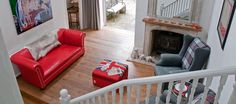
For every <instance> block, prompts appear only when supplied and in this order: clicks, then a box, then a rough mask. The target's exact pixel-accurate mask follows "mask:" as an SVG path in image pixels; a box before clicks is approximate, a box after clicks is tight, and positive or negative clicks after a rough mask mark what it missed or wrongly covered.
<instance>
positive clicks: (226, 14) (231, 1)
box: [217, 0, 235, 49]
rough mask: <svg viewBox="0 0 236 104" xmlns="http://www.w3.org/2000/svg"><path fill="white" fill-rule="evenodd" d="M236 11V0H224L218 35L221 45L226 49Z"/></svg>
mask: <svg viewBox="0 0 236 104" xmlns="http://www.w3.org/2000/svg"><path fill="white" fill-rule="evenodd" d="M234 11H235V0H224V3H223V6H222V10H221V15H220V20H219V23H218V27H217V30H218V35H219V39H220V42H221V47H222V49H224V46H225V42H226V39H227V36H228V32H229V30H230V25H231V21H232V19H233V15H234Z"/></svg>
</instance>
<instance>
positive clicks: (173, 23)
mask: <svg viewBox="0 0 236 104" xmlns="http://www.w3.org/2000/svg"><path fill="white" fill-rule="evenodd" d="M143 22H145V36H144V47H143V54H144V55H146V56H149V55H150V54H151V45H152V37H153V36H152V30H162V31H170V32H175V33H179V34H188V35H191V36H194V37H196V36H197V34H198V33H199V32H201V29H202V28H201V26H200V25H198V24H196V23H188V22H185V21H181V20H178V19H168V18H153V17H145V18H144V19H143Z"/></svg>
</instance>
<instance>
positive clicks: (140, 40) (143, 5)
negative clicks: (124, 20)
mask: <svg viewBox="0 0 236 104" xmlns="http://www.w3.org/2000/svg"><path fill="white" fill-rule="evenodd" d="M147 8H148V0H136V19H135V38H134V40H135V41H134V48H139V49H142V48H143V44H144V31H145V23H144V22H143V18H144V17H145V16H147Z"/></svg>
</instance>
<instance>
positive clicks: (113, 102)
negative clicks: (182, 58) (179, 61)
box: [60, 67, 236, 104]
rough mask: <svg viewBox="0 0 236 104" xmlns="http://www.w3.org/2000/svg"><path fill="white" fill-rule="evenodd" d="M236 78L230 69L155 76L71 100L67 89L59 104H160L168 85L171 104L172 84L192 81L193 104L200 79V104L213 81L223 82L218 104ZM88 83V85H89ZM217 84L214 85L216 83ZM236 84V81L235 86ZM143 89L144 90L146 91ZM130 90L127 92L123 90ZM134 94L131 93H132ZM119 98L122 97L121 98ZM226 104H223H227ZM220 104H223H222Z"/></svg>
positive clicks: (234, 68) (132, 80)
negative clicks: (152, 99)
mask: <svg viewBox="0 0 236 104" xmlns="http://www.w3.org/2000/svg"><path fill="white" fill-rule="evenodd" d="M235 75H236V67H227V68H220V69H207V70H201V71H193V72H187V73H179V74H170V75H163V76H153V77H146V78H137V79H128V80H123V81H120V82H118V83H115V84H112V85H110V86H107V87H104V88H101V89H99V90H96V91H93V92H90V93H88V94H85V95H82V96H79V97H74V98H73V99H71V96H70V95H69V94H68V91H67V90H66V89H63V90H61V92H60V95H61V97H60V101H61V104H139V103H140V102H144V103H145V104H149V97H150V96H151V93H152V94H153V93H155V96H156V99H155V104H159V101H160V96H161V94H162V93H161V88H162V87H161V86H162V84H163V83H166V82H168V83H169V86H168V94H167V98H166V102H167V103H166V104H169V102H170V98H171V97H170V96H171V94H172V92H171V89H172V86H173V83H174V82H176V81H180V82H181V86H182V87H183V85H184V83H185V82H189V81H190V80H192V88H191V89H190V90H191V93H190V94H189V98H188V99H187V100H188V102H189V103H188V104H191V103H190V102H192V100H193V94H194V93H195V89H196V87H197V83H198V81H199V79H202V78H204V80H205V83H206V84H205V89H204V93H203V96H202V99H203V100H201V104H204V101H205V100H206V97H207V96H206V95H207V92H208V91H209V89H210V86H211V85H212V81H213V79H214V78H216V77H217V78H220V80H218V83H219V85H218V87H217V88H218V89H217V90H216V91H215V92H216V96H215V100H214V101H215V102H214V104H217V102H218V101H219V98H220V97H221V96H223V95H222V91H223V90H227V89H225V87H224V86H225V84H226V80H227V79H228V77H229V76H234V77H235ZM88 83H89V82H88ZM214 83H215V82H214ZM230 83H234V84H235V79H234V80H233V82H230ZM153 86H157V90H156V91H155V92H153V90H152V88H153ZM143 88H144V89H143ZM117 89H119V93H116V90H117ZM124 89H127V90H124ZM131 90H132V91H131ZM131 92H135V94H133V93H132V94H131ZM235 92H236V89H235V86H234V92H233V93H232V95H231V99H230V100H229V102H231V104H235V103H236V102H233V101H235V100H234V99H235V96H234V95H235ZM143 93H145V99H140V98H141V95H142V94H143ZM182 93H183V89H180V92H179V94H178V96H177V104H180V102H181V99H182V96H181V95H182ZM118 96H119V97H118ZM131 96H132V97H133V98H135V100H132V99H131ZM226 103H227V102H225V103H224V104H226ZM220 104H221V103H220Z"/></svg>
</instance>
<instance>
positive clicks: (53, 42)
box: [40, 35, 61, 57]
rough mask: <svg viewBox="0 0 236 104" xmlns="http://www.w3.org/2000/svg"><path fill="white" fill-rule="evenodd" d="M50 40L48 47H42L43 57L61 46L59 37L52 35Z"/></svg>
mask: <svg viewBox="0 0 236 104" xmlns="http://www.w3.org/2000/svg"><path fill="white" fill-rule="evenodd" d="M49 38H50V39H48V40H47V41H49V42H48V43H47V45H44V47H42V50H41V51H40V56H41V57H44V56H46V54H47V53H48V52H50V51H51V50H52V49H53V48H55V47H57V46H58V45H61V43H60V42H59V41H58V40H57V35H52V36H51V37H49Z"/></svg>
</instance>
